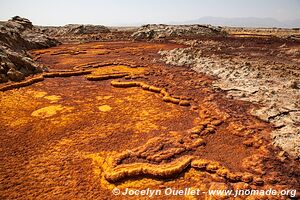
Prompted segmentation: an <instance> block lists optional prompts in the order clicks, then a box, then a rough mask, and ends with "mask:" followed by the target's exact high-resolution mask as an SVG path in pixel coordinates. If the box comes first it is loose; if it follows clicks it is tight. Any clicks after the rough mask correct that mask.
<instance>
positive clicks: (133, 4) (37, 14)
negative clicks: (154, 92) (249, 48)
mask: <svg viewBox="0 0 300 200" xmlns="http://www.w3.org/2000/svg"><path fill="white" fill-rule="evenodd" d="M16 15H19V16H21V17H25V18H28V19H29V20H31V21H32V22H33V24H35V25H65V24H70V23H73V24H103V25H108V26H113V25H115V26H117V25H139V24H146V23H170V22H184V21H189V20H195V19H198V18H200V17H205V16H212V17H227V18H228V17H230V18H231V17H259V18H267V17H268V18H269V17H270V18H274V19H277V20H280V21H282V20H293V19H300V0H47V1H46V0H0V20H1V21H4V20H7V19H10V18H11V17H13V16H16Z"/></svg>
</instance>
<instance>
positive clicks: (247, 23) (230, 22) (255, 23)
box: [172, 17, 300, 28]
mask: <svg viewBox="0 0 300 200" xmlns="http://www.w3.org/2000/svg"><path fill="white" fill-rule="evenodd" d="M172 24H212V25H217V26H234V27H235V26H237V27H263V28H272V27H278V28H299V27H300V19H295V20H286V21H279V20H276V19H273V18H257V17H244V18H224V17H201V18H199V19H196V20H190V21H185V22H172Z"/></svg>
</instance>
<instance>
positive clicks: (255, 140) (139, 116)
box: [0, 42, 299, 199]
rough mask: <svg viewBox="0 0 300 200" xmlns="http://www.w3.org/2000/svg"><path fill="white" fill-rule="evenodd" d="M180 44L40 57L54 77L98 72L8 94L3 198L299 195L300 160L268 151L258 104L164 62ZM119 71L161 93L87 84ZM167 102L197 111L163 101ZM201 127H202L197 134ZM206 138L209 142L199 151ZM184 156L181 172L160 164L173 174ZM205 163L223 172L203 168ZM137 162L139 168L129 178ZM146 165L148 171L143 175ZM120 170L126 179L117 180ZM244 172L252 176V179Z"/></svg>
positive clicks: (69, 49)
mask: <svg viewBox="0 0 300 200" xmlns="http://www.w3.org/2000/svg"><path fill="white" fill-rule="evenodd" d="M177 47H180V45H175V44H155V43H142V42H94V43H85V44H68V45H61V46H58V47H54V48H50V49H46V50H37V51H33V52H32V53H33V55H35V58H36V60H38V61H39V62H41V63H43V64H44V65H47V66H49V68H50V73H51V72H58V71H60V72H67V71H76V70H78V71H83V70H86V71H87V70H90V71H91V74H90V75H81V76H71V77H53V78H47V77H46V76H45V77H46V78H45V79H44V81H41V82H38V83H35V84H33V85H30V86H27V87H22V88H19V89H13V90H8V91H5V92H1V94H0V104H1V107H2V108H1V110H0V115H1V118H0V124H1V127H0V157H1V160H2V161H1V167H0V178H1V181H0V182H1V186H0V187H1V188H0V197H1V198H3V199H122V198H126V197H124V196H114V195H113V194H112V192H111V190H112V189H113V188H114V187H118V188H120V189H121V190H124V189H125V188H127V187H129V188H137V189H146V188H153V189H158V188H166V187H172V188H178V189H184V188H185V187H193V188H199V189H200V190H201V191H207V190H208V189H212V188H214V189H218V187H217V186H218V185H219V186H220V188H229V189H231V188H233V189H236V188H252V189H257V188H258V189H268V188H270V187H272V188H273V189H278V190H279V189H283V188H287V189H298V190H299V162H297V161H293V160H290V159H289V158H287V157H285V156H284V155H282V152H281V151H280V150H279V149H276V148H274V147H273V146H272V145H271V142H270V138H269V134H270V131H271V130H272V129H271V126H270V125H269V124H267V123H265V122H262V121H260V120H259V119H257V118H255V117H253V116H252V115H250V113H249V112H250V109H251V108H253V107H254V106H256V105H253V104H250V103H247V102H243V101H237V100H232V99H227V98H226V97H225V93H224V92H220V91H214V90H213V89H212V87H211V82H212V80H213V77H208V76H205V75H203V74H199V73H196V72H194V71H192V70H190V69H187V68H185V67H172V66H167V65H165V64H163V63H161V62H159V61H157V60H158V59H159V57H158V54H157V52H158V51H159V50H170V49H173V48H177ZM153 59H155V60H156V62H153ZM120 73H126V76H125V77H121V78H118V79H117V80H120V81H123V82H129V81H130V82H132V81H134V82H138V83H143V84H148V85H151V86H156V87H158V88H159V89H160V92H153V91H151V90H150V91H149V89H143V88H142V87H139V86H134V87H126V88H118V87H114V86H112V85H111V81H112V80H110V79H108V80H99V81H90V80H87V77H88V76H92V77H99V76H103V75H107V74H109V75H112V74H120ZM114 80H115V79H114ZM161 89H165V91H166V92H167V93H168V95H163V94H162V92H161ZM166 96H170V97H172V98H174V99H175V100H176V99H178V101H179V100H180V101H183V100H185V101H188V103H189V104H190V105H189V106H180V105H178V104H176V103H171V102H165V99H164V98H165V97H166ZM175 100H174V101H175ZM4 105H5V106H4ZM199 126H201V127H202V129H201V130H200V131H198V132H197V131H194V129H195V128H197V127H198V128H199ZM193 131H194V132H193ZM153 138H154V139H153ZM200 139H201V140H203V143H201V144H200V143H199V145H194V144H195V142H196V141H200ZM128 150H131V151H130V153H129V154H128V155H127V156H125V157H122V155H123V154H124V152H125V154H126V152H128ZM164 156H165V157H164ZM186 157H189V158H191V161H187V164H186V166H185V167H183V169H176V170H175V169H174V172H173V171H172V170H171V172H170V173H169V172H166V170H165V169H164V168H163V166H169V165H170V166H174V167H175V168H176V167H178V166H179V164H180V162H181V161H182V160H183V159H185V158H186ZM154 158H155V159H154ZM201 159H202V161H203V159H205V160H206V161H207V162H208V163H211V164H216V165H217V166H218V167H217V169H216V170H225V171H226V174H225V175H224V176H222V175H220V174H221V172H222V171H216V170H211V169H210V168H209V167H207V166H206V167H204V168H201V167H199V166H198V165H197V162H199V161H201ZM136 166H138V167H137V168H136V169H137V171H139V172H136V174H135V173H131V170H132V169H133V168H134V167H136ZM149 166H150V167H149ZM197 166H198V167H197ZM142 168H143V169H144V168H149V172H147V173H145V172H141V171H140V169H142ZM119 169H120V170H121V171H122V173H121V172H120V173H119V174H118V173H117V175H114V173H115V172H117V170H119ZM164 170H165V171H164ZM123 171H124V172H123ZM227 172H228V174H227ZM166 173H169V175H168V176H165V175H162V174H166ZM238 175H239V176H241V177H236V176H238ZM246 175H249V176H251V177H252V178H253V180H252V179H251V180H250V181H245V180H244V179H243V177H245V176H246ZM232 176H235V178H232ZM216 185H217V186H216ZM134 198H137V199H139V198H140V197H139V196H137V197H134ZM155 198H158V199H160V198H164V199H166V198H167V199H168V198H170V199H173V198H174V196H167V197H163V196H156V197H155ZM178 198H192V197H191V196H188V197H182V196H181V197H178ZM193 198H196V199H203V198H210V197H209V196H207V194H201V195H200V196H194V197H193ZM270 198H271V197H270ZM277 198H281V197H276V198H274V199H277ZM282 198H286V197H282Z"/></svg>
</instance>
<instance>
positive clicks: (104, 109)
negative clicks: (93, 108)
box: [98, 105, 112, 112]
mask: <svg viewBox="0 0 300 200" xmlns="http://www.w3.org/2000/svg"><path fill="white" fill-rule="evenodd" d="M98 109H99V110H100V111H102V112H108V111H110V110H111V109H112V108H111V107H110V106H109V105H102V106H98Z"/></svg>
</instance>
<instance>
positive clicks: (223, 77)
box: [160, 47, 300, 158]
mask: <svg viewBox="0 0 300 200" xmlns="http://www.w3.org/2000/svg"><path fill="white" fill-rule="evenodd" d="M160 54H161V55H162V56H163V58H162V60H163V61H165V62H166V63H167V64H172V65H178V66H182V65H188V66H191V67H192V69H193V70H195V71H197V72H199V73H205V74H209V75H212V76H215V77H218V78H219V79H217V80H216V81H214V83H213V85H214V87H215V88H216V89H221V90H224V91H226V92H227V94H228V96H229V97H231V98H237V99H241V100H244V101H250V102H253V103H255V104H259V105H262V107H261V108H259V109H253V111H252V114H253V115H255V116H258V117H259V118H260V119H262V120H264V121H266V122H270V123H272V124H273V125H274V129H275V130H274V131H273V132H272V137H273V141H274V144H275V145H277V146H279V147H281V148H282V149H283V150H285V151H286V152H288V153H289V154H290V155H292V156H293V157H295V158H300V134H299V133H300V127H299V121H300V104H299V97H300V90H299V83H300V78H299V77H300V74H299V67H297V66H293V68H291V69H290V68H288V67H287V66H274V64H267V63H264V65H262V64H261V62H259V61H256V62H252V63H250V62H245V61H243V59H241V60H232V59H221V58H219V57H217V56H214V57H204V56H203V55H201V51H200V50H197V49H194V48H192V47H190V48H184V49H182V48H179V49H174V50H171V51H161V52H160ZM262 66H263V67H262Z"/></svg>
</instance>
